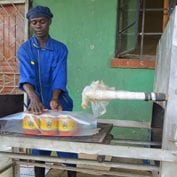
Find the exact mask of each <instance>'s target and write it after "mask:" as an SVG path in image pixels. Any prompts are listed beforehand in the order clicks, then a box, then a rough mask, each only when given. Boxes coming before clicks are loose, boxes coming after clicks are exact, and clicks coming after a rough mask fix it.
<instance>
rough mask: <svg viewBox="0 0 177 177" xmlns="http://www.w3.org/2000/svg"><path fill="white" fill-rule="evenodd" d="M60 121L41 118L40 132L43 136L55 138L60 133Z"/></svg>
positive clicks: (52, 118) (51, 118)
mask: <svg viewBox="0 0 177 177" xmlns="http://www.w3.org/2000/svg"><path fill="white" fill-rule="evenodd" d="M57 126H58V120H57V118H54V117H47V116H46V117H41V118H40V131H41V134H42V135H48V136H53V135H57V132H58V127H57Z"/></svg>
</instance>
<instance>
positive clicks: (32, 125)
mask: <svg viewBox="0 0 177 177" xmlns="http://www.w3.org/2000/svg"><path fill="white" fill-rule="evenodd" d="M0 131H1V133H6V132H11V133H23V134H31V135H43V136H89V135H94V134H96V133H98V131H99V129H97V119H96V118H95V117H94V116H93V115H92V114H89V113H86V112H69V111H61V112H54V111H50V110H49V111H47V112H45V113H43V114H41V115H34V114H30V113H26V112H21V113H16V114H11V115H9V116H6V117H3V118H1V119H0Z"/></svg>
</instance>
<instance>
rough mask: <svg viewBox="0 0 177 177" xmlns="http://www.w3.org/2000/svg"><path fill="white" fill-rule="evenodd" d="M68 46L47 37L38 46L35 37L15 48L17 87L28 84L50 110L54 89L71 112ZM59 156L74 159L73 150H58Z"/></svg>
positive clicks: (41, 152)
mask: <svg viewBox="0 0 177 177" xmlns="http://www.w3.org/2000/svg"><path fill="white" fill-rule="evenodd" d="M67 54H68V50H67V47H66V46H65V45H64V44H63V43H61V42H59V41H57V40H54V39H52V38H51V37H50V36H49V37H48V40H47V42H46V44H45V47H44V48H41V47H40V45H39V43H38V40H37V38H36V37H35V36H32V37H31V38H30V39H29V40H27V41H26V42H24V43H23V44H22V45H21V46H20V47H19V49H18V52H17V57H18V59H19V70H20V80H19V88H20V89H22V90H23V84H25V83H29V84H30V85H32V86H33V87H34V89H35V93H36V94H37V95H38V96H39V98H40V99H41V101H42V103H43V105H44V107H45V108H47V109H50V101H51V99H52V93H53V90H61V91H62V92H61V94H60V96H59V98H58V99H59V101H60V103H61V106H62V109H63V111H72V109H73V101H72V99H71V97H70V96H69V94H68V91H67V88H66V84H67ZM32 152H33V154H35V155H50V151H43V150H33V151H32ZM58 155H59V156H60V157H69V158H77V154H75V153H64V152H58Z"/></svg>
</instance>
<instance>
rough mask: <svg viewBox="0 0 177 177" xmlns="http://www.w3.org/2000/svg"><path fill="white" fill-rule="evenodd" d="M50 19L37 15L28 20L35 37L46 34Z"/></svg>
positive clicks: (42, 36)
mask: <svg viewBox="0 0 177 177" xmlns="http://www.w3.org/2000/svg"><path fill="white" fill-rule="evenodd" d="M50 24H51V20H50V19H48V18H46V17H37V18H33V19H31V20H30V25H31V28H32V30H33V31H34V34H35V35H36V37H37V38H44V37H46V36H47V35H48V32H49V26H50Z"/></svg>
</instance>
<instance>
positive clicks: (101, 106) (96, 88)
mask: <svg viewBox="0 0 177 177" xmlns="http://www.w3.org/2000/svg"><path fill="white" fill-rule="evenodd" d="M104 91H115V88H114V87H108V86H107V85H105V84H104V82H103V81H93V82H92V83H91V85H89V86H86V87H85V88H84V89H83V91H82V105H81V106H82V108H83V109H86V108H87V107H88V106H89V103H90V104H91V108H92V112H93V115H94V116H95V117H99V116H101V115H103V114H105V113H106V107H107V105H108V104H109V101H108V100H105V99H101V97H102V93H103V92H104ZM96 93H97V96H99V97H100V99H99V100H96V99H94V98H93V99H92V98H90V96H93V97H94V95H95V94H96Z"/></svg>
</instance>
